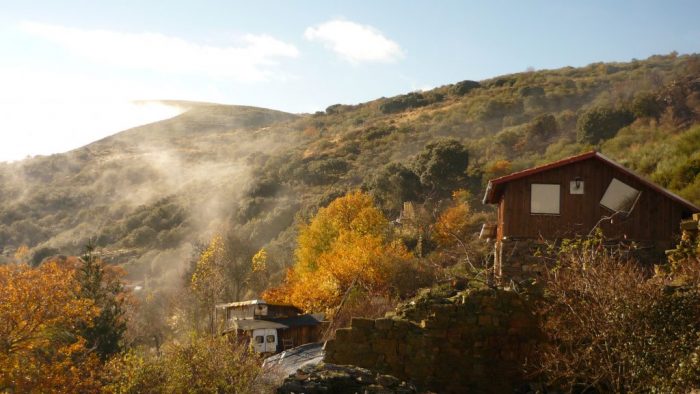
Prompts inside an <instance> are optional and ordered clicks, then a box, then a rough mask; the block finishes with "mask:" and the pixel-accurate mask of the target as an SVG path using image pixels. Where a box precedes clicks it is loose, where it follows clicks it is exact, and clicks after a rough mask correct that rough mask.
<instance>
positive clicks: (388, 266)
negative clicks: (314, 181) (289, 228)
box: [263, 191, 410, 311]
mask: <svg viewBox="0 0 700 394" xmlns="http://www.w3.org/2000/svg"><path fill="white" fill-rule="evenodd" d="M388 233H389V223H388V221H387V220H386V218H384V216H383V215H382V213H381V212H380V211H379V210H378V209H377V208H376V207H375V206H374V204H373V202H372V198H371V197H370V196H369V195H367V194H364V193H361V192H359V191H356V192H353V193H350V194H348V195H346V196H344V197H340V198H338V199H336V200H335V201H333V202H332V203H331V204H330V205H328V207H326V208H322V209H320V210H319V212H318V214H317V215H316V216H315V217H314V218H313V220H312V221H311V222H310V223H309V224H307V225H304V226H302V228H301V230H300V233H299V238H298V246H297V249H296V251H295V256H296V263H295V265H294V267H293V268H291V269H290V270H288V271H287V276H286V280H285V283H284V284H282V286H280V287H278V288H273V289H269V290H267V291H266V292H265V293H264V295H263V297H264V298H265V299H266V300H268V301H272V302H283V303H291V304H294V305H296V306H299V307H301V308H302V309H305V310H309V311H311V310H315V311H318V310H329V309H332V308H334V307H335V306H337V305H338V304H339V302H340V299H341V298H342V296H343V294H344V293H345V292H346V291H347V290H348V288H349V287H350V286H352V284H353V282H355V283H357V285H358V286H360V287H361V288H362V289H364V290H365V291H367V292H369V293H374V294H376V293H386V292H387V291H388V290H389V287H390V285H391V284H390V280H391V278H392V277H393V274H394V271H395V270H397V269H399V268H398V267H400V263H402V262H405V261H408V260H409V259H410V254H409V253H408V251H407V250H406V249H405V248H404V247H403V245H402V244H400V243H396V242H390V240H389V239H388V236H387V234H388Z"/></svg>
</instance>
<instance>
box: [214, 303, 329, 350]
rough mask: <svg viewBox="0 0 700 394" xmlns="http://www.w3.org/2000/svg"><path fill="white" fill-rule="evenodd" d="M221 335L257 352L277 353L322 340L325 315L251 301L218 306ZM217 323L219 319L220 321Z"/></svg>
mask: <svg viewBox="0 0 700 394" xmlns="http://www.w3.org/2000/svg"><path fill="white" fill-rule="evenodd" d="M215 311H216V315H217V316H219V317H220V319H221V321H222V322H221V327H222V329H221V334H223V335H233V336H235V337H236V338H237V339H238V340H244V341H249V342H250V344H251V346H252V347H253V349H254V350H255V351H256V352H259V353H277V352H279V351H282V350H286V349H289V348H292V347H295V346H299V345H303V344H306V343H312V342H316V341H318V340H320V338H321V334H322V330H323V327H324V326H325V323H326V322H324V321H323V317H324V316H323V314H303V312H302V310H300V309H299V308H297V307H295V306H293V305H284V304H272V303H267V302H265V301H263V300H249V301H239V302H230V303H227V304H218V305H216V307H215ZM217 320H218V319H217Z"/></svg>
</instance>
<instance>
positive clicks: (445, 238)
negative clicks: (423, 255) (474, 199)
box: [433, 203, 469, 247]
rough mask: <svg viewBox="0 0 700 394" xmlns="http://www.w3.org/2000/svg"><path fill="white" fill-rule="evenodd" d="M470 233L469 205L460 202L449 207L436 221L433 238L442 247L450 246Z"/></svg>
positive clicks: (461, 240) (462, 240)
mask: <svg viewBox="0 0 700 394" xmlns="http://www.w3.org/2000/svg"><path fill="white" fill-rule="evenodd" d="M468 235H469V205H467V204H466V203H458V204H456V205H453V206H451V207H449V208H447V209H446V210H445V211H444V212H443V213H442V214H441V215H440V217H439V218H438V220H437V222H435V227H434V228H433V238H434V239H435V241H436V242H437V243H438V245H440V246H442V247H450V246H453V245H455V244H457V243H459V242H464V240H465V239H466V238H467V236H468Z"/></svg>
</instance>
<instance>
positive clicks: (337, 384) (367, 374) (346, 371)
mask: <svg viewBox="0 0 700 394" xmlns="http://www.w3.org/2000/svg"><path fill="white" fill-rule="evenodd" d="M300 375H304V376H305V379H304V380H303V381H301V380H299V376H300ZM277 393H278V394H290V393H297V394H301V393H306V394H313V393H341V394H342V393H347V394H352V393H363V394H364V393H373V394H375V393H376V394H380V393H381V394H395V393H396V394H398V393H400V394H415V393H417V391H416V388H415V387H414V386H413V385H411V384H409V383H406V382H403V381H401V380H400V379H398V378H396V377H394V376H390V375H380V374H377V373H375V372H373V371H370V370H368V369H364V368H359V367H355V366H353V365H337V364H327V363H321V364H318V365H316V366H314V367H313V368H304V370H303V371H302V370H299V371H297V373H295V374H292V375H290V376H289V377H287V378H286V379H285V380H284V382H283V383H282V385H281V386H280V387H278V388H277Z"/></svg>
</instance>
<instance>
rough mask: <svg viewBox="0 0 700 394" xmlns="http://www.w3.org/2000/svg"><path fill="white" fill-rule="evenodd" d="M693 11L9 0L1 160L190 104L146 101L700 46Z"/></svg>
mask: <svg viewBox="0 0 700 394" xmlns="http://www.w3.org/2000/svg"><path fill="white" fill-rule="evenodd" d="M697 15H700V1H696V0H687V1H681V0H678V1H674V0H668V1H664V2H660V1H645V0H638V1H634V2H629V1H614V0H608V1H579V2H574V1H566V2H564V1H536V0H535V1H497V0H494V1H488V2H485V1H482V2H477V1H465V0H463V1H448V0H443V1H435V0H433V1H411V0H403V1H398V0H392V1H376V0H375V1H361V0H355V1H352V2H339V1H328V0H324V1H304V0H298V1H281V0H279V1H263V0H256V1H247V2H243V1H234V0H221V1H214V0H211V1H210V0H198V1H179V0H169V1H159V0H149V1H143V0H120V1H118V2H117V1H111V2H107V1H95V0H87V1H72V0H62V1H56V0H53V1H48V0H33V1H25V2H20V1H5V0H0V51H1V52H0V161H11V160H18V159H22V158H25V157H27V156H32V155H39V154H41V155H45V154H52V153H59V152H64V151H67V150H70V149H75V148H78V147H80V146H83V145H85V144H87V143H90V142H92V141H95V140H98V139H100V138H103V137H105V136H108V135H110V134H113V133H115V132H118V131H120V130H124V129H127V128H129V127H133V126H137V125H139V124H144V123H149V122H153V121H156V120H159V119H165V118H168V117H171V116H175V115H177V114H178V113H179V111H180V109H178V108H175V107H170V106H166V105H162V104H158V103H155V102H150V103H144V101H148V100H152V101H155V100H191V101H206V102H217V103H223V104H238V105H253V106H259V107H265V108H272V109H278V110H282V111H288V112H294V113H306V112H315V111H318V110H323V109H325V108H326V107H328V106H329V105H333V104H336V103H343V104H356V103H360V102H365V101H369V100H373V99H376V98H379V97H382V96H384V97H389V96H394V95H397V94H402V93H407V92H410V91H416V90H425V89H430V88H433V87H437V86H441V85H445V84H450V83H455V82H458V81H462V80H465V79H471V80H482V79H486V78H490V77H494V76H497V75H502V74H508V73H515V72H521V71H525V70H527V69H530V68H534V69H552V68H560V67H565V66H574V67H577V66H584V65H587V64H590V63H594V62H600V61H606V62H607V61H629V60H632V59H645V58H647V57H649V56H651V55H654V54H667V53H670V52H672V51H677V52H678V53H680V54H686V53H697V52H700V23H697ZM134 101H138V102H136V103H134Z"/></svg>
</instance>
